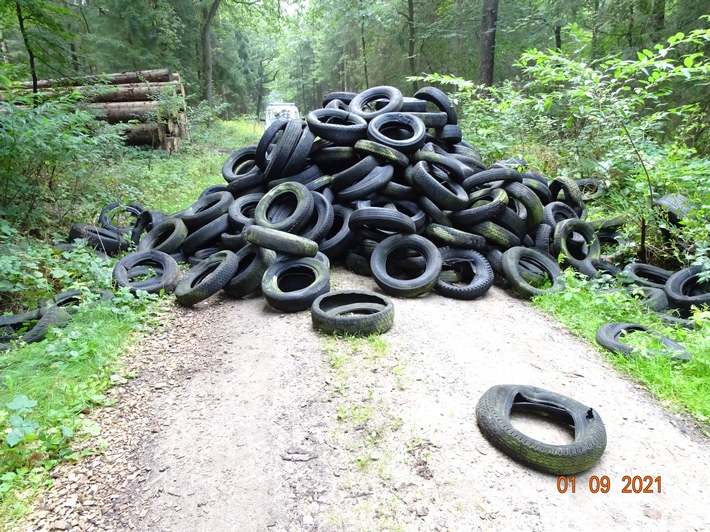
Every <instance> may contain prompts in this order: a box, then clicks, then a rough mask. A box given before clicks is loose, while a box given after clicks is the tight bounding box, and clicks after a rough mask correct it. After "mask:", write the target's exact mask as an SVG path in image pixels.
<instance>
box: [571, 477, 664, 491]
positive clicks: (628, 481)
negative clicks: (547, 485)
mask: <svg viewBox="0 0 710 532" xmlns="http://www.w3.org/2000/svg"><path fill="white" fill-rule="evenodd" d="M621 483H622V486H621V490H620V493H661V477H660V476H658V477H652V476H651V475H646V476H644V477H642V476H639V475H634V476H631V475H624V476H623V477H621ZM578 487H580V488H581V486H578V483H577V477H574V476H572V477H565V476H561V477H558V478H557V491H558V492H559V493H568V492H570V493H576V492H577V488H578ZM588 488H589V491H590V492H591V493H609V492H610V491H611V489H612V482H611V479H610V478H609V477H608V476H607V475H602V476H599V477H598V476H596V475H593V476H591V477H589V482H588Z"/></svg>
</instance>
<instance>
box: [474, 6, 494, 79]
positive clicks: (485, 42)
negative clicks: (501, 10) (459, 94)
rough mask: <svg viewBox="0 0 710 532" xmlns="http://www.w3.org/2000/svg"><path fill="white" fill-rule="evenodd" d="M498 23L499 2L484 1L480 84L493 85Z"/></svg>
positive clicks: (479, 72) (479, 71)
mask: <svg viewBox="0 0 710 532" xmlns="http://www.w3.org/2000/svg"><path fill="white" fill-rule="evenodd" d="M497 23H498V0H484V1H483V24H482V26H481V41H480V58H481V60H480V66H479V69H478V83H479V84H480V85H484V86H486V87H490V86H491V85H493V66H494V62H495V49H496V24H497Z"/></svg>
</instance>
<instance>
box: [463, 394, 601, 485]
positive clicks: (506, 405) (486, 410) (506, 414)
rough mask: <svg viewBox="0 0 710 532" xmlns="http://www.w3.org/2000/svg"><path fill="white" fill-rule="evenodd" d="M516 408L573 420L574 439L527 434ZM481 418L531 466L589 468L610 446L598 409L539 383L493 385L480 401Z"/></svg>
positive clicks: (497, 442) (498, 443)
mask: <svg viewBox="0 0 710 532" xmlns="http://www.w3.org/2000/svg"><path fill="white" fill-rule="evenodd" d="M514 408H516V409H517V410H520V411H524V412H528V413H533V414H537V415H540V416H543V417H545V418H549V419H552V420H554V421H556V422H557V423H559V424H561V425H564V426H572V427H573V428H574V442H573V443H570V444H568V445H551V444H547V443H543V442H541V441H538V440H536V439H534V438H531V437H529V436H527V435H525V434H524V433H522V432H521V431H519V430H518V429H516V428H515V427H514V426H513V424H512V423H511V420H510V415H511V412H512V410H513V409H514ZM476 421H477V423H478V427H479V428H480V430H481V433H482V434H483V435H484V436H485V438H486V439H487V440H488V441H489V442H490V443H491V444H492V445H493V446H494V447H496V448H498V449H499V450H501V451H503V452H504V453H505V454H507V455H508V456H510V457H511V458H513V459H514V460H516V461H518V462H520V463H522V464H524V465H526V466H529V467H531V468H533V469H537V470H538V471H542V472H545V473H551V474H554V475H573V474H576V473H581V472H582V471H586V470H587V469H589V468H591V467H593V466H594V465H595V464H596V463H597V462H598V461H599V459H600V458H601V456H602V454H603V453H604V450H605V449H606V441H607V438H606V429H605V428H604V423H603V422H602V420H601V417H600V416H599V414H598V413H597V412H596V411H595V410H594V409H592V408H590V407H588V406H585V405H583V404H582V403H580V402H578V401H575V400H574V399H571V398H569V397H566V396H564V395H561V394H558V393H555V392H551V391H548V390H544V389H542V388H537V387H535V386H525V385H498V386H493V387H492V388H490V389H489V390H488V391H486V392H485V393H484V394H483V395H482V396H481V398H480V399H479V401H478V404H477V405H476Z"/></svg>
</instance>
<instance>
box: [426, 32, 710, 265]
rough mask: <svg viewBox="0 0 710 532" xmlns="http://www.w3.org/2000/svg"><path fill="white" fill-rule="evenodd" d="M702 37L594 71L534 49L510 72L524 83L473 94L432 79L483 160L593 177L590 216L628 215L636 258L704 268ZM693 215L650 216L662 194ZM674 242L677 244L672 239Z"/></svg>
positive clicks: (706, 192)
mask: <svg viewBox="0 0 710 532" xmlns="http://www.w3.org/2000/svg"><path fill="white" fill-rule="evenodd" d="M708 43H710V29H701V30H695V31H693V32H691V33H689V34H688V35H684V34H682V33H679V34H677V35H674V36H672V37H671V38H669V39H668V42H667V43H665V44H663V45H661V44H659V45H656V47H655V48H654V50H653V51H652V50H643V51H641V52H639V54H638V58H637V59H636V60H625V59H621V58H619V57H617V56H610V57H607V58H603V59H601V60H599V61H597V62H595V63H594V64H589V63H587V62H585V61H584V60H582V59H579V58H576V57H570V56H566V55H563V54H561V53H558V52H553V51H548V52H541V51H538V50H530V51H528V52H526V53H525V54H523V55H522V57H521V59H520V60H519V61H518V62H517V66H518V67H519V68H520V70H521V74H522V77H523V80H524V81H523V83H524V84H521V83H517V84H513V83H510V82H508V83H505V84H503V85H501V86H500V87H490V88H488V87H485V88H484V87H478V86H475V85H474V84H473V83H471V82H469V81H466V80H462V79H459V78H453V77H450V76H442V75H438V74H433V75H429V76H425V77H424V78H420V79H422V80H424V81H426V82H429V83H438V84H443V85H449V86H453V87H454V92H453V94H452V98H453V99H454V100H455V101H456V102H457V103H458V105H459V108H460V109H461V115H462V118H461V121H460V123H461V125H462V128H463V129H464V133H465V138H467V139H468V140H469V141H471V142H473V144H474V145H475V146H476V147H478V148H479V149H480V151H481V152H482V154H483V156H484V159H485V160H486V162H488V163H491V162H493V160H495V159H499V158H505V157H511V156H517V157H523V158H525V159H526V160H527V161H528V162H529V163H530V164H531V165H532V166H534V167H537V168H538V169H539V170H541V171H543V172H544V173H546V174H547V175H549V176H550V177H555V176H558V175H559V176H567V177H571V178H575V179H578V178H584V177H593V178H598V179H602V180H604V181H606V182H607V185H608V186H609V194H608V195H607V197H606V198H605V199H604V200H603V201H601V202H599V203H597V204H594V205H590V217H603V216H607V215H614V214H625V215H627V217H628V219H629V223H628V224H627V230H628V231H629V233H630V235H631V236H632V237H633V238H634V240H635V241H636V242H637V246H636V248H635V249H636V250H637V255H638V257H639V258H640V259H641V260H643V261H645V262H657V263H661V264H665V265H667V266H669V267H677V266H685V265H687V264H689V263H691V262H703V261H707V257H708V248H710V224H709V223H708V219H709V218H710V179H708V175H710V159H707V158H704V157H701V156H699V155H698V153H699V152H704V151H705V149H706V147H704V146H702V145H699V144H698V139H699V138H701V136H699V135H698V134H697V133H698V131H699V130H702V128H703V124H704V123H705V122H706V121H707V111H703V109H707V108H708V103H710V102H708V99H707V95H706V93H703V92H699V91H697V90H696V89H697V87H698V86H701V87H702V86H705V87H707V86H708V85H709V84H710V58H708V57H707V55H706V53H705V51H706V49H707V45H708ZM671 192H672V193H680V194H682V195H684V196H687V197H688V198H689V200H690V202H691V203H692V204H693V205H694V206H695V209H694V210H693V212H692V213H691V215H690V216H688V217H687V219H686V220H684V222H683V224H682V225H681V227H679V228H675V227H672V226H671V225H670V224H669V223H668V221H667V219H666V218H665V215H664V214H663V213H662V212H659V211H658V210H657V209H655V208H654V207H653V200H654V199H657V198H658V197H660V196H662V195H664V194H667V193H671ZM668 233H671V236H672V237H673V238H670V239H669V238H668Z"/></svg>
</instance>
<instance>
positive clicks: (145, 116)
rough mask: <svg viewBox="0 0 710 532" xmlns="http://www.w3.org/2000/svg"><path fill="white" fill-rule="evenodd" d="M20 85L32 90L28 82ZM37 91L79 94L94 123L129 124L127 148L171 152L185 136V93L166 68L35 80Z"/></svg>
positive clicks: (186, 128) (173, 75) (126, 135)
mask: <svg viewBox="0 0 710 532" xmlns="http://www.w3.org/2000/svg"><path fill="white" fill-rule="evenodd" d="M22 85H23V87H27V88H28V89H30V90H31V87H32V83H31V82H27V83H23V84H22ZM37 89H38V92H40V93H43V94H62V93H66V92H69V91H73V90H79V91H81V92H82V93H84V94H85V95H86V96H87V99H88V101H90V102H91V103H89V104H88V107H89V108H92V109H94V110H96V111H97V119H99V120H105V121H107V122H108V123H109V124H122V123H128V122H129V121H130V122H132V123H130V124H127V127H126V129H125V130H124V135H125V137H126V143H127V144H129V145H133V146H137V145H146V144H147V145H151V146H153V147H154V148H163V149H165V150H167V151H169V152H172V151H175V150H176V149H177V147H178V143H179V141H180V139H182V138H185V137H187V136H188V127H187V115H186V108H185V89H184V88H183V86H182V83H181V82H180V75H179V74H177V73H173V72H170V70H168V69H167V68H164V69H155V70H139V71H136V72H121V73H117V74H102V75H101V76H87V77H84V78H80V79H71V80H67V79H56V80H54V79H44V80H38V82H37ZM159 95H163V96H168V97H169V100H170V105H165V104H164V103H163V102H160V101H158V100H157V98H158V96H159ZM173 96H179V98H172V97H173ZM173 102H174V105H173ZM136 122H137V123H136Z"/></svg>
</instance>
